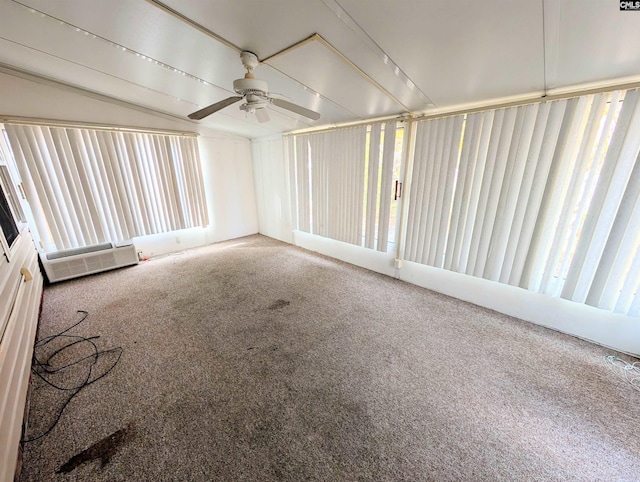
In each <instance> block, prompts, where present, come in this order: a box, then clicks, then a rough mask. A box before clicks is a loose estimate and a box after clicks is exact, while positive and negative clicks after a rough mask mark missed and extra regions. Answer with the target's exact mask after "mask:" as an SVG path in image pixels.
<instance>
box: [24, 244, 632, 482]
mask: <svg viewBox="0 0 640 482" xmlns="http://www.w3.org/2000/svg"><path fill="white" fill-rule="evenodd" d="M77 310H85V311H87V312H88V316H87V318H86V320H85V321H83V322H82V323H80V324H79V325H78V326H76V327H74V328H73V329H72V330H70V331H69V332H67V333H66V334H65V335H68V336H83V337H91V336H95V335H99V336H100V338H97V339H92V340H91V342H93V343H95V346H96V349H97V350H98V351H104V350H112V351H108V352H107V353H105V354H104V355H103V356H101V357H100V359H99V360H98V362H96V363H95V365H94V366H93V367H92V368H91V370H92V372H91V373H89V380H91V379H92V378H91V377H93V378H95V377H97V376H100V375H101V374H102V373H104V372H106V371H107V370H108V369H109V367H110V366H112V365H113V363H115V361H116V360H117V359H118V358H117V357H118V356H120V359H119V362H118V363H117V365H116V366H115V367H114V368H113V370H111V371H110V372H109V373H107V375H106V376H104V377H103V378H101V379H99V380H97V381H96V382H95V383H92V384H90V385H88V386H87V387H86V388H84V389H83V390H82V391H80V392H79V393H78V394H77V395H76V396H74V397H73V398H72V399H71V401H70V402H69V404H68V406H67V408H66V410H65V411H64V413H63V415H62V417H61V418H60V421H59V423H58V424H57V426H55V428H54V429H53V430H52V431H51V433H49V434H48V435H46V436H45V437H43V438H41V439H38V440H36V441H34V442H30V443H27V444H26V445H25V452H24V462H23V469H22V477H21V480H22V481H36V480H37V481H56V480H75V481H125V480H126V481H129V480H136V481H160V480H175V481H187V480H193V481H209V480H221V481H236V480H247V481H271V480H289V481H302V480H318V481H320V480H322V481H342V480H348V481H354V480H381V481H384V480H407V481H419V480H437V481H447V480H492V481H493V480H509V481H516V480H523V481H524V480H527V481H532V480H629V481H631V480H639V479H640V444H638V433H640V430H639V428H640V392H638V391H636V390H634V389H633V387H631V386H630V385H629V384H628V383H626V382H625V381H623V380H622V379H621V378H619V377H618V375H617V374H616V373H615V372H614V371H612V370H611V369H610V368H609V367H608V366H607V365H606V363H605V362H604V361H603V357H604V356H605V355H607V354H610V353H612V352H611V351H610V350H607V349H605V348H602V347H598V346H595V345H592V344H589V343H587V342H584V341H581V340H578V339H575V338H572V337H570V336H566V335H562V334H559V333H556V332H553V331H550V330H547V329H545V328H542V327H538V326H535V325H532V324H529V323H525V322H522V321H519V320H516V319H513V318H510V317H508V316H504V315H501V314H498V313H495V312H492V311H489V310H486V309H483V308H479V307H477V306H474V305H470V304H467V303H463V302H460V301H458V300H455V299H452V298H448V297H446V296H443V295H439V294H436V293H433V292H430V291H427V290H424V289H422V288H418V287H416V286H412V285H410V284H406V283H403V282H400V281H397V280H394V279H391V278H388V277H384V276H382V275H378V274H375V273H372V272H369V271H366V270H362V269H359V268H355V267H353V266H350V265H347V264H344V263H341V262H338V261H334V260H331V259H328V258H324V257H321V256H318V255H315V254H312V253H309V252H307V251H304V250H301V249H298V248H295V247H292V246H289V245H286V244H283V243H280V242H277V241H274V240H271V239H269V238H266V237H262V236H251V237H247V238H241V239H238V240H233V241H228V242H224V243H220V244H216V245H212V246H208V247H204V248H199V249H195V250H191V251H187V252H184V253H179V254H176V255H170V256H167V257H164V258H159V259H154V260H151V261H148V262H145V263H142V264H140V265H138V266H134V267H130V268H125V269H121V270H118V271H112V272H108V273H104V274H100V275H95V276H91V277H87V278H83V279H79V280H73V281H69V282H65V283H59V284H56V285H52V286H49V287H47V288H46V290H45V294H44V306H43V312H42V316H41V322H40V323H41V324H40V332H39V338H40V339H46V338H45V337H47V336H50V335H52V334H56V333H58V332H61V331H63V330H64V329H65V328H67V327H69V326H70V325H72V324H74V323H75V322H77V321H78V320H80V319H81V318H82V317H83V315H82V313H77ZM68 340H72V341H73V340H76V339H75V338H68ZM62 341H64V340H63V337H60V338H58V339H55V340H53V341H52V342H51V343H49V344H48V345H46V346H43V347H42V349H43V350H49V353H48V355H51V353H52V350H53V351H55V349H56V348H55V346H56V344H57V343H59V342H60V343H61V342H62ZM49 345H51V346H49ZM118 347H121V348H122V350H119V349H118ZM92 350H94V348H93V347H92V346H91V345H90V343H89V342H86V341H81V342H79V343H77V344H76V345H75V346H74V347H73V348H70V349H67V350H64V351H63V352H61V353H60V354H58V355H56V356H54V358H53V359H52V362H51V364H52V365H53V362H55V363H58V366H63V365H64V364H65V363H71V361H73V360H77V359H79V358H82V357H83V356H87V357H88V358H87V359H86V360H85V361H81V362H80V363H78V364H77V365H74V367H73V369H71V368H69V369H65V370H62V371H60V372H59V373H58V375H59V376H60V377H62V378H63V379H64V380H61V381H60V383H62V381H65V382H66V383H67V385H66V386H67V387H71V386H79V385H82V383H83V382H84V381H86V379H87V371H86V369H87V367H88V365H87V363H89V362H91V363H93V362H94V361H95V360H94V358H93V357H92V356H91V355H92V353H93V351H92ZM120 353H121V355H120ZM58 358H59V359H58ZM625 358H629V357H625ZM76 368H77V370H76ZM83 370H84V371H83ZM66 372H68V373H66ZM74 384H75V385H74ZM31 388H32V398H31V400H32V402H31V410H30V415H29V430H28V433H27V438H30V437H35V436H37V435H38V434H40V433H42V432H43V431H45V430H46V429H47V427H48V426H49V425H50V424H51V423H52V422H53V421H54V419H55V417H56V413H57V411H58V410H59V408H60V406H61V404H62V403H64V402H65V400H66V399H68V398H69V395H70V394H73V391H66V392H62V391H59V390H56V389H53V388H51V387H50V386H49V385H46V384H45V383H44V382H42V381H41V379H40V378H38V377H35V376H34V377H33V380H32V384H31Z"/></svg>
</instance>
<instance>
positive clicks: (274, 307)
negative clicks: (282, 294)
mask: <svg viewBox="0 0 640 482" xmlns="http://www.w3.org/2000/svg"><path fill="white" fill-rule="evenodd" d="M290 304H291V302H290V301H287V300H277V301H274V302H273V303H271V304H270V305H269V309H270V310H281V309H282V308H284V307H285V306H289V305H290Z"/></svg>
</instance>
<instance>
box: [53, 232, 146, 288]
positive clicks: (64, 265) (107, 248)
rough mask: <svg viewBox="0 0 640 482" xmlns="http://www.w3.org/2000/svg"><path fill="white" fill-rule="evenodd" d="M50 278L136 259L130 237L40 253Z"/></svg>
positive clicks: (82, 273) (95, 270)
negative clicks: (114, 243)
mask: <svg viewBox="0 0 640 482" xmlns="http://www.w3.org/2000/svg"><path fill="white" fill-rule="evenodd" d="M40 260H41V261H42V266H43V267H44V271H45V273H46V274H47V278H49V282H51V283H55V282H57V281H63V280H67V279H71V278H78V277H80V276H85V275H88V274H93V273H99V272H101V271H107V270H110V269H115V268H121V267H123V266H129V265H132V264H137V263H138V254H137V253H136V247H135V246H134V245H133V243H132V242H131V241H125V242H123V243H117V244H116V245H113V244H111V243H102V244H96V245H94V246H85V247H83V248H76V249H67V250H64V251H56V252H53V253H46V254H45V253H40Z"/></svg>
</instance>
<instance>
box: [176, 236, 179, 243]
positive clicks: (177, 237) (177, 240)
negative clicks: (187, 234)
mask: <svg viewBox="0 0 640 482" xmlns="http://www.w3.org/2000/svg"><path fill="white" fill-rule="evenodd" d="M176 243H178V244H180V236H176Z"/></svg>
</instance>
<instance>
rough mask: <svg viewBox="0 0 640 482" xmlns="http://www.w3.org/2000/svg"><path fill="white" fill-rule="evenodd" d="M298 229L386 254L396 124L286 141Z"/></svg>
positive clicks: (342, 130) (299, 137)
mask: <svg viewBox="0 0 640 482" xmlns="http://www.w3.org/2000/svg"><path fill="white" fill-rule="evenodd" d="M287 143H288V147H287V149H288V154H289V159H290V161H291V165H292V167H293V169H292V170H291V181H292V182H291V186H292V196H291V197H292V199H293V200H295V201H294V203H293V212H294V221H295V222H296V223H297V226H296V227H297V229H299V230H301V231H304V232H307V233H312V234H317V235H320V236H324V237H328V238H332V239H336V240H339V241H344V242H347V243H351V244H355V245H359V246H365V247H367V248H370V249H377V250H379V251H384V252H386V251H387V247H388V240H389V234H388V233H389V219H390V212H391V202H392V198H391V194H392V192H391V185H392V177H393V166H394V156H395V151H396V148H395V146H396V122H395V121H393V122H387V123H384V124H383V123H377V124H372V125H368V126H366V125H361V126H358V127H350V128H344V129H336V130H333V131H330V132H322V133H313V134H303V135H296V136H292V137H289V138H287Z"/></svg>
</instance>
